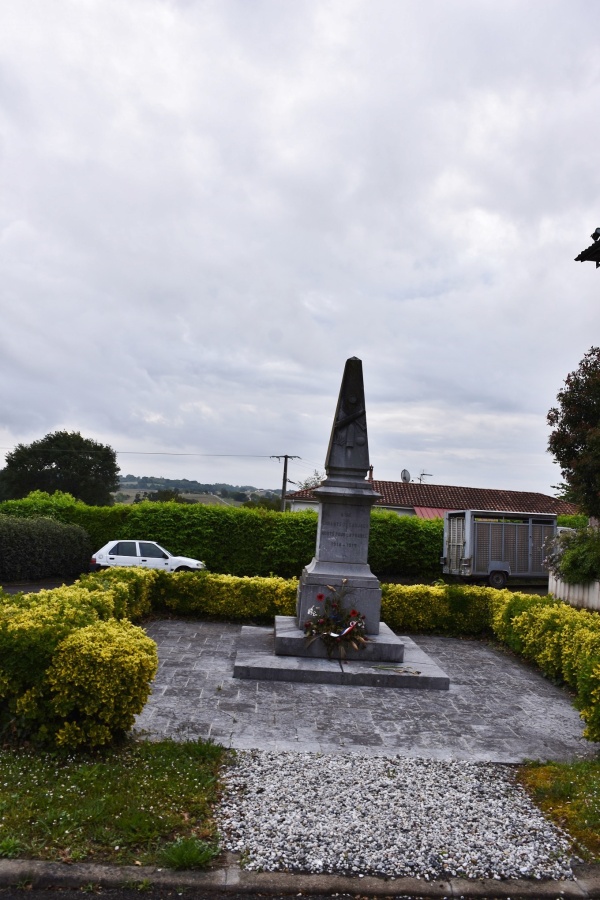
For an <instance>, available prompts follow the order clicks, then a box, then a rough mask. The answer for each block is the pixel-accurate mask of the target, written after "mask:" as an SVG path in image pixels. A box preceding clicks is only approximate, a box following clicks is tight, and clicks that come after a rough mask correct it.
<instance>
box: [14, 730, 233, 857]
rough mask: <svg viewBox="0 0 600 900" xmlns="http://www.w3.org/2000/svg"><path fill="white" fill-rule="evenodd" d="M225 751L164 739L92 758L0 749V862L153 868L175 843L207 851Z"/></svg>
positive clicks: (132, 744)
mask: <svg viewBox="0 0 600 900" xmlns="http://www.w3.org/2000/svg"><path fill="white" fill-rule="evenodd" d="M223 752H224V751H223V749H222V748H221V747H218V746H216V745H214V744H211V743H205V742H202V741H187V742H186V741H182V742H175V741H169V740H165V741H156V742H151V741H132V742H130V743H127V744H125V745H124V746H123V747H120V748H116V749H115V748H113V749H109V750H105V751H102V752H100V751H99V752H96V753H93V754H88V755H84V754H77V755H71V756H65V755H62V756H61V755H58V754H51V753H41V752H38V751H34V750H31V749H29V750H23V749H20V750H13V749H4V750H0V772H1V773H2V777H1V778H0V857H4V858H16V857H30V858H31V857H35V858H38V859H51V860H63V861H81V860H88V861H95V862H116V863H123V864H135V863H136V862H137V864H138V865H139V864H140V863H141V864H142V865H150V864H156V863H157V862H158V861H159V859H162V853H163V850H164V849H165V848H169V849H170V848H172V847H174V846H177V845H178V843H179V844H182V845H185V844H186V842H191V843H190V846H192V845H194V846H196V845H197V846H198V847H199V846H200V845H202V846H206V847H208V846H209V845H211V844H214V843H215V832H214V825H213V821H212V806H213V804H214V802H215V801H216V798H217V793H218V781H217V772H218V767H219V764H220V762H221V759H222V756H223ZM203 842H206V843H203ZM214 852H215V851H214V850H212V854H211V856H209V857H208V858H212V855H214ZM200 856H201V854H200V853H199V851H198V853H197V859H198V860H200ZM202 864H205V863H202V862H199V861H194V860H193V861H192V865H202Z"/></svg>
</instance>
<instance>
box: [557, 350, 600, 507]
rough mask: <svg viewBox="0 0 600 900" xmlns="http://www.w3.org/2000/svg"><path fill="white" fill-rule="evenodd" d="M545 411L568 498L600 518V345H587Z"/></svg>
mask: <svg viewBox="0 0 600 900" xmlns="http://www.w3.org/2000/svg"><path fill="white" fill-rule="evenodd" d="M556 399H557V401H558V406H554V407H552V409H550V410H549V412H548V424H549V425H550V426H552V428H553V429H554V430H553V431H552V434H551V435H550V438H549V440H548V449H549V450H550V452H551V453H552V454H553V456H554V458H555V459H556V461H557V463H558V464H559V466H560V468H561V472H562V477H563V478H564V480H565V481H566V483H567V486H568V490H569V495H570V498H571V499H573V501H574V502H575V503H577V504H579V506H581V508H582V509H583V510H584V512H586V513H587V514H588V516H595V517H597V518H598V517H600V347H590V349H589V350H588V352H587V353H586V354H585V356H584V357H583V359H582V360H581V362H580V364H579V368H577V369H576V370H575V371H574V372H571V373H570V374H569V375H567V378H566V379H565V386H564V388H563V389H562V390H560V391H559V392H558V395H557V398H556Z"/></svg>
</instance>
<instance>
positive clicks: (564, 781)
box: [519, 760, 600, 862]
mask: <svg viewBox="0 0 600 900" xmlns="http://www.w3.org/2000/svg"><path fill="white" fill-rule="evenodd" d="M519 781H520V782H521V784H522V785H523V786H524V787H525V789H526V790H527V792H528V794H529V795H530V797H531V798H532V799H533V800H534V801H535V803H536V804H537V806H539V807H540V809H542V810H543V811H544V813H546V815H547V816H548V818H550V819H552V821H553V822H555V823H556V824H557V825H559V826H560V827H561V828H564V829H565V830H566V831H568V832H569V834H570V835H571V836H572V837H573V838H574V839H575V840H576V842H577V843H578V845H579V847H578V853H579V855H580V856H581V857H583V858H584V859H586V860H588V861H589V862H592V861H595V860H598V859H599V858H600V762H596V761H595V760H594V761H586V762H577V763H544V764H540V763H530V764H529V765H526V766H522V767H521V768H520V769H519Z"/></svg>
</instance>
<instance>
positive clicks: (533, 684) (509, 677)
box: [136, 620, 600, 763]
mask: <svg viewBox="0 0 600 900" xmlns="http://www.w3.org/2000/svg"><path fill="white" fill-rule="evenodd" d="M146 631H147V633H148V634H149V635H150V637H152V638H153V639H154V640H155V641H156V642H157V644H158V653H159V659H160V666H159V671H158V674H157V677H156V680H155V683H154V686H153V692H152V695H151V697H150V699H149V701H148V703H147V705H146V707H145V709H144V710H143V712H142V713H141V714H140V716H138V718H137V722H136V726H137V728H138V729H140V730H142V731H144V732H146V733H147V734H148V735H149V736H155V737H157V738H158V737H164V736H171V737H175V738H182V739H183V738H194V737H202V738H212V739H213V740H215V741H217V742H218V743H221V744H224V745H225V746H228V747H234V748H239V749H260V750H293V751H298V752H306V751H309V752H322V753H348V752H354V753H360V754H361V755H366V756H393V755H396V754H399V755H401V756H417V757H427V758H430V759H464V760H473V761H489V762H503V763H518V762H522V761H523V760H525V759H541V760H546V759H555V760H573V759H583V758H595V757H597V755H598V751H599V750H600V745H599V744H593V743H590V742H589V741H586V740H585V739H584V738H583V725H582V722H581V719H580V718H579V714H578V713H577V711H576V710H575V709H574V707H573V705H572V696H571V695H570V694H569V693H568V692H567V691H566V690H562V689H560V688H558V687H556V686H555V685H553V684H551V683H550V682H549V681H547V680H546V679H545V678H544V677H543V676H542V675H541V674H540V673H539V672H538V671H537V670H536V669H535V668H533V667H531V666H529V665H528V664H527V663H525V662H523V661H520V660H518V659H516V658H515V657H513V656H512V655H511V654H510V653H508V652H507V651H504V650H503V649H501V648H499V647H497V646H495V645H490V644H487V643H485V642H480V641H471V640H462V639H455V638H443V637H430V636H427V637H423V636H413V637H414V641H415V643H416V644H417V646H418V647H420V648H421V649H422V650H423V651H424V652H425V653H427V654H428V655H429V656H430V657H432V659H433V660H434V661H435V662H436V663H437V664H438V665H439V666H440V667H441V668H442V669H443V670H444V671H445V672H446V673H447V674H448V675H449V677H450V687H449V689H448V690H447V691H427V690H424V691H420V690H409V691H398V690H393V689H390V688H376V687H356V686H353V687H344V686H338V685H326V684H312V685H306V684H293V683H290V682H272V681H253V680H248V681H246V680H241V679H234V678H233V666H234V660H235V656H236V652H237V647H238V641H239V637H240V634H241V626H238V625H227V624H223V623H215V622H198V621H193V622H192V621H179V620H161V621H155V622H150V623H149V624H148V625H147V626H146Z"/></svg>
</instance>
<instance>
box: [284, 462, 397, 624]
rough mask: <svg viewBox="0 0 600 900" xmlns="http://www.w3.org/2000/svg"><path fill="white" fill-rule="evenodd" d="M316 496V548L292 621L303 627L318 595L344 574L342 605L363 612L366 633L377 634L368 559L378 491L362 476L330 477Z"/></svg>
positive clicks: (377, 604) (375, 591)
mask: <svg viewBox="0 0 600 900" xmlns="http://www.w3.org/2000/svg"><path fill="white" fill-rule="evenodd" d="M315 494H316V495H317V497H318V498H319V527H318V531H317V549H316V554H315V556H314V558H313V560H312V562H310V563H309V564H308V565H307V566H306V567H305V568H304V569H303V571H302V575H301V578H300V583H299V585H298V601H297V604H296V623H297V625H298V627H299V628H304V622H305V621H306V618H307V614H308V610H309V609H311V607H313V606H315V605H317V600H316V598H317V594H325V595H326V596H327V595H328V594H330V593H331V592H330V591H329V588H328V585H331V586H332V587H335V588H336V589H339V588H340V587H341V586H342V582H343V581H344V579H345V580H346V582H347V588H348V593H347V595H346V599H345V606H346V607H348V608H351V607H354V608H355V609H357V610H359V612H361V613H363V615H364V616H365V617H366V618H365V630H366V632H367V634H378V633H379V620H380V615H381V587H380V585H379V581H378V580H377V578H376V577H375V576H374V575H373V573H372V572H371V569H370V567H369V564H368V562H367V556H368V552H369V527H370V516H371V507H372V505H373V503H374V502H375V500H376V499H377V497H378V496H379V495H378V494H376V493H375V491H374V490H373V487H372V485H371V484H370V483H369V482H367V481H365V480H364V477H363V479H362V481H354V480H353V481H349V480H348V479H340V478H337V479H334V478H328V479H327V481H325V482H324V484H323V486H322V487H320V488H317V489H316V490H315Z"/></svg>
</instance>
